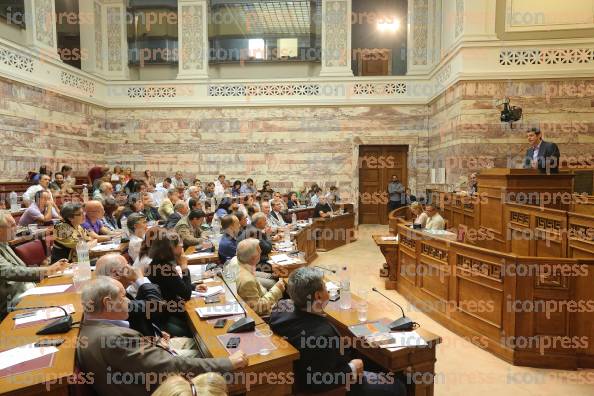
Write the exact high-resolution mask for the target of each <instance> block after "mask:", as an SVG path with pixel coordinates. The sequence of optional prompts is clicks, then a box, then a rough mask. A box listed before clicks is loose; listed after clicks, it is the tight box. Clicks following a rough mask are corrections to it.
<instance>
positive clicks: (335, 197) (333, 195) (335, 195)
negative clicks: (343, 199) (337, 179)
mask: <svg viewBox="0 0 594 396" xmlns="http://www.w3.org/2000/svg"><path fill="white" fill-rule="evenodd" d="M326 201H327V202H328V203H329V204H330V205H334V204H337V203H338V202H340V193H339V192H338V187H336V186H332V187H330V191H328V193H327V194H326Z"/></svg>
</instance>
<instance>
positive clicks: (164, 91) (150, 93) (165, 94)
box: [128, 87, 177, 99]
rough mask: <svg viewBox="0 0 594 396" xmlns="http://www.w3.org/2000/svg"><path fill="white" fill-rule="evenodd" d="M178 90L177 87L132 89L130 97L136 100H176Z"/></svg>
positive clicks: (129, 93) (129, 91) (129, 90)
mask: <svg viewBox="0 0 594 396" xmlns="http://www.w3.org/2000/svg"><path fill="white" fill-rule="evenodd" d="M176 96H177V88H175V87H130V88H128V97H129V98H131V99H136V98H175V97H176Z"/></svg>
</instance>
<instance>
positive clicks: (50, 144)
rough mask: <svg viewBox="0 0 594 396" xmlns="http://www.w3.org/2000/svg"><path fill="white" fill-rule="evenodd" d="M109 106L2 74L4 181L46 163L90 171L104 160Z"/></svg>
mask: <svg viewBox="0 0 594 396" xmlns="http://www.w3.org/2000/svg"><path fill="white" fill-rule="evenodd" d="M104 124H105V109H102V108H100V107H97V106H95V105H92V104H86V103H82V102H78V101H76V100H72V99H68V98H65V97H62V96H59V95H56V94H53V93H51V92H48V91H45V90H42V89H38V88H36V87H32V86H29V85H24V84H20V83H18V82H15V81H8V80H3V79H0V142H1V144H0V180H2V181H20V180H23V179H24V177H25V176H26V174H27V172H28V171H29V170H37V169H39V166H40V165H42V164H47V165H50V166H51V168H52V169H53V170H56V169H58V168H60V167H61V166H62V165H63V164H70V165H72V166H73V167H74V168H75V169H81V170H88V169H89V167H92V166H94V165H95V164H101V163H104V162H105V158H104V153H105V147H106V142H107V137H108V134H107V133H106V132H105V126H104Z"/></svg>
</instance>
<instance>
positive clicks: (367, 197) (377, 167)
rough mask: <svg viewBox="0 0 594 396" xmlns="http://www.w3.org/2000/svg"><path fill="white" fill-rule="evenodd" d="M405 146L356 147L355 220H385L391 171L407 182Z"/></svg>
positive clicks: (406, 150) (369, 221)
mask: <svg viewBox="0 0 594 396" xmlns="http://www.w3.org/2000/svg"><path fill="white" fill-rule="evenodd" d="M407 155H408V146H360V147H359V163H358V166H359V224H388V200H389V196H388V183H389V182H390V180H391V179H392V175H396V176H398V178H399V179H400V181H401V182H402V184H404V186H405V187H406V186H407V185H408V169H407Z"/></svg>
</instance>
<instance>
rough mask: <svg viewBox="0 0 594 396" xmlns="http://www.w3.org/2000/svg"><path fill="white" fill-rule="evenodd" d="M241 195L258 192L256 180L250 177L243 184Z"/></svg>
mask: <svg viewBox="0 0 594 396" xmlns="http://www.w3.org/2000/svg"><path fill="white" fill-rule="evenodd" d="M240 192H241V195H248V194H252V195H253V194H256V193H257V192H258V191H257V190H256V187H255V186H254V180H253V179H252V178H249V179H247V180H246V181H245V183H243V184H242V185H241V191H240Z"/></svg>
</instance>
